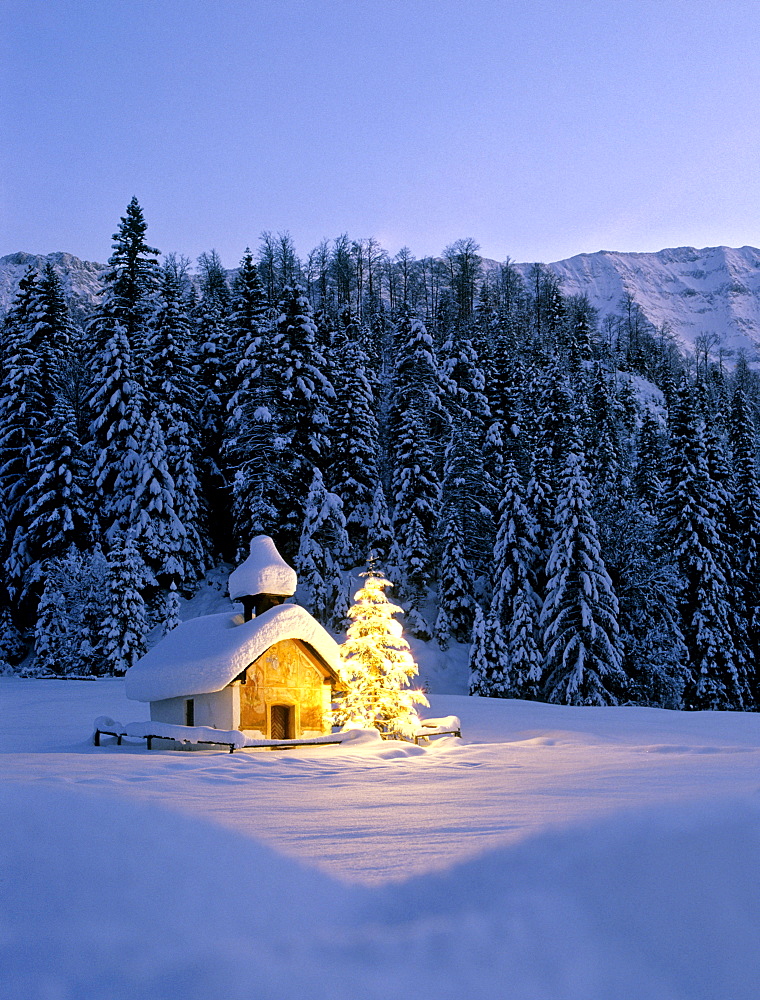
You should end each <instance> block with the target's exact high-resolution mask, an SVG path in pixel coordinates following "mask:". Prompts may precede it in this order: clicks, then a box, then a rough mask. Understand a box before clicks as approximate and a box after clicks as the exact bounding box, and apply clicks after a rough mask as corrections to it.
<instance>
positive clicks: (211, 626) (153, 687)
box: [126, 604, 340, 701]
mask: <svg viewBox="0 0 760 1000" xmlns="http://www.w3.org/2000/svg"><path fill="white" fill-rule="evenodd" d="M283 639H300V640H301V641H302V642H304V643H306V645H307V646H309V647H310V648H311V649H313V650H314V652H315V653H317V654H318V655H319V656H320V657H321V659H322V660H324V661H325V663H326V664H327V665H328V667H330V668H331V669H332V670H333V671H335V672H336V673H337V671H338V667H339V664H340V654H339V652H338V644H337V643H336V642H335V640H334V639H333V637H332V636H331V635H330V634H329V633H328V632H326V631H325V629H323V628H322V626H321V625H320V624H319V622H317V621H316V620H315V619H314V618H312V617H311V615H310V614H309V613H308V611H306V610H305V609H304V608H302V607H299V606H298V605H297V604H281V605H278V606H277V607H274V608H270V609H269V610H268V611H265V612H264V613H263V614H261V615H259V616H258V617H256V618H253V619H252V620H251V621H248V622H244V621H243V616H242V615H230V614H222V615H205V616H204V617H202V618H191V619H190V620H189V621H186V622H182V623H181V624H180V625H178V626H177V628H175V629H173V630H172V631H171V632H169V633H167V635H166V636H164V638H163V639H162V640H161V641H160V642H158V643H157V644H156V645H155V646H154V647H153V648H152V649H150V650H148V652H147V653H146V654H145V656H143V657H142V658H141V659H140V660H138V662H137V663H135V665H134V666H132V667H130V668H129V670H128V671H127V674H126V693H127V697H128V698H131V699H132V700H134V701H161V700H163V699H164V698H186V697H190V696H192V695H194V694H208V693H211V692H213V691H221V690H222V688H224V687H226V686H227V685H228V684H229V683H230V681H232V680H234V678H235V677H237V675H238V674H239V673H240V672H241V671H243V670H245V668H246V667H247V666H249V665H250V664H251V663H253V661H254V660H255V659H256V658H257V657H259V656H261V654H262V653H264V652H266V650H267V649H269V647H270V646H273V645H274V644H275V643H276V642H281V641H282V640H283Z"/></svg>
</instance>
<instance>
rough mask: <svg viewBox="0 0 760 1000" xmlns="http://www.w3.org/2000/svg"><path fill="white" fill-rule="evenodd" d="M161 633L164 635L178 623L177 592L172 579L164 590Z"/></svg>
mask: <svg viewBox="0 0 760 1000" xmlns="http://www.w3.org/2000/svg"><path fill="white" fill-rule="evenodd" d="M163 619H164V620H163V627H162V631H163V634H164V635H166V634H167V633H168V632H171V631H172V630H173V629H175V628H176V627H177V626H178V625H179V623H180V617H179V594H178V592H177V587H176V585H175V583H174V581H172V583H171V585H170V586H169V589H168V591H167V592H166V599H165V601H164V610H163Z"/></svg>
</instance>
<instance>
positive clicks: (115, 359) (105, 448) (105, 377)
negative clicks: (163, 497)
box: [90, 323, 145, 540]
mask: <svg viewBox="0 0 760 1000" xmlns="http://www.w3.org/2000/svg"><path fill="white" fill-rule="evenodd" d="M90 406H91V410H92V413H93V423H92V434H93V438H94V444H95V449H96V451H95V467H94V470H93V479H94V481H95V488H96V491H97V494H98V498H99V507H98V514H99V519H100V523H101V526H102V527H103V529H104V534H105V537H106V538H107V539H109V540H110V539H112V538H113V537H114V536H115V534H117V533H119V532H120V531H123V530H124V529H125V527H126V525H127V523H128V516H129V511H130V508H131V505H132V502H133V498H134V496H135V492H136V489H137V482H138V475H139V466H140V441H141V439H142V437H143V435H144V428H145V418H144V415H143V414H144V411H145V396H144V392H143V388H142V385H141V383H140V382H139V381H138V378H137V375H136V364H135V360H134V357H133V354H132V349H131V346H130V341H129V337H128V335H127V332H126V329H125V328H124V327H122V326H121V325H119V324H118V323H117V324H116V326H115V329H114V331H113V335H112V336H111V338H110V339H109V341H108V343H107V344H106V345H105V348H104V349H103V351H102V352H101V354H100V359H99V365H98V372H97V375H96V378H95V383H94V393H93V397H92V400H91V403H90Z"/></svg>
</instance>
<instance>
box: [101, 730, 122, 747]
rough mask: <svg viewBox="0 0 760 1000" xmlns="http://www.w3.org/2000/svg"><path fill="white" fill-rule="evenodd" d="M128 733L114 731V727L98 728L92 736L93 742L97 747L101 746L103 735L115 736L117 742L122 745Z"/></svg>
mask: <svg viewBox="0 0 760 1000" xmlns="http://www.w3.org/2000/svg"><path fill="white" fill-rule="evenodd" d="M126 735H127V734H126V733H123V732H122V733H117V732H114V730H113V729H96V730H95V734H94V735H93V737H92V742H93V743H94V744H95V746H96V747H99V746H100V737H101V736H115V737H116V742H117V744H118V745H119V746H121V741H122V740H123V739H124V737H125V736H126Z"/></svg>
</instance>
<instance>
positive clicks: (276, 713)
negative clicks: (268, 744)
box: [269, 705, 292, 740]
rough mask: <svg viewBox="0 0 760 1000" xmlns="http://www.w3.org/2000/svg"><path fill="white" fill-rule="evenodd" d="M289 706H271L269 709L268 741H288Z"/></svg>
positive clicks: (290, 709)
mask: <svg viewBox="0 0 760 1000" xmlns="http://www.w3.org/2000/svg"><path fill="white" fill-rule="evenodd" d="M291 711H292V708H291V706H290V705H272V708H271V709H270V717H269V723H270V724H269V728H270V735H269V738H270V740H289V739H291V735H290V731H291V730H290V713H291Z"/></svg>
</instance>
